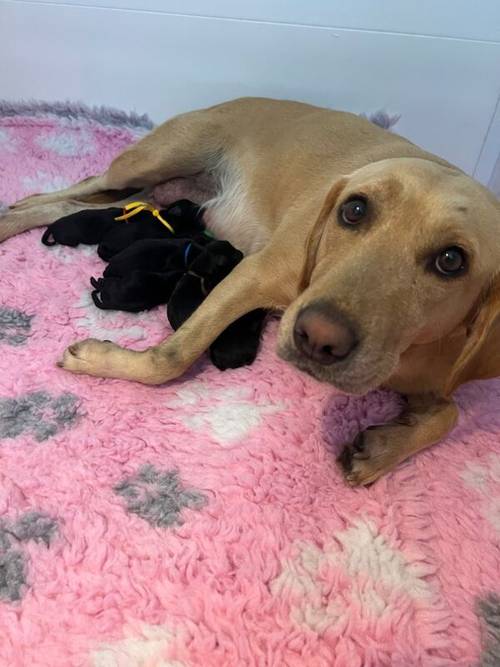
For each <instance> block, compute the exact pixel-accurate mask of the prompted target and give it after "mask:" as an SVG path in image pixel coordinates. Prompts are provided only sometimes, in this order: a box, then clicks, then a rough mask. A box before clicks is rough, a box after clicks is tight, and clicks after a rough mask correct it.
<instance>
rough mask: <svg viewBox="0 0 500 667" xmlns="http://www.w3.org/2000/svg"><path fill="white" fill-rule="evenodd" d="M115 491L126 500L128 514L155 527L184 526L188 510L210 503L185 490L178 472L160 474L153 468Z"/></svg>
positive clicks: (124, 482)
mask: <svg viewBox="0 0 500 667" xmlns="http://www.w3.org/2000/svg"><path fill="white" fill-rule="evenodd" d="M114 490H115V492H116V493H117V494H118V495H120V496H122V497H123V498H125V500H126V502H127V510H128V511H129V512H132V513H133V514H137V515H138V516H140V517H141V519H144V520H145V521H147V522H148V523H150V524H151V525H152V526H160V527H167V526H173V525H175V524H177V525H181V524H182V523H183V522H182V519H181V512H182V510H183V509H184V508H185V507H188V508H190V509H200V508H201V507H203V505H205V504H206V502H207V498H206V496H205V495H204V494H203V493H200V492H199V491H194V490H192V489H185V488H183V486H182V483H181V481H180V479H179V473H178V472H177V470H167V471H161V470H157V469H156V468H155V467H154V466H152V465H146V466H144V467H143V468H141V469H140V470H139V471H138V473H137V474H136V475H135V476H133V477H128V478H126V479H124V480H123V481H122V482H120V484H117V485H116V486H115V489H114Z"/></svg>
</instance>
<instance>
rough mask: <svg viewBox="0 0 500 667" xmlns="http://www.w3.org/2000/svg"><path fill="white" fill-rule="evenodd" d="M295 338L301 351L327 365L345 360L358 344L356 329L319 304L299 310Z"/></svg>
mask: <svg viewBox="0 0 500 667" xmlns="http://www.w3.org/2000/svg"><path fill="white" fill-rule="evenodd" d="M293 338H294V342H295V345H296V347H297V349H298V350H299V352H301V353H302V354H303V355H304V356H306V357H308V358H309V359H312V360H313V361H316V362H317V363H318V364H322V365H323V366H329V365H330V364H333V363H334V362H335V361H339V360H341V359H345V358H346V357H347V356H348V355H349V354H350V352H351V351H352V350H353V349H354V347H355V346H356V343H357V340H356V336H355V334H354V331H353V330H352V328H351V327H350V326H349V325H348V324H347V323H346V322H345V321H344V320H343V318H342V317H341V316H338V315H337V314H336V313H335V312H334V311H332V312H329V310H328V309H326V308H323V307H322V308H318V307H315V306H309V307H308V308H304V310H303V311H302V312H300V313H299V315H298V317H297V319H296V321H295V326H294V329H293Z"/></svg>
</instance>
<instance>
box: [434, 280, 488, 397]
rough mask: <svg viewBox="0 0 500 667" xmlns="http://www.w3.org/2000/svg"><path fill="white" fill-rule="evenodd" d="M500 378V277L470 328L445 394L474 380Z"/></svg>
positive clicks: (476, 313)
mask: <svg viewBox="0 0 500 667" xmlns="http://www.w3.org/2000/svg"><path fill="white" fill-rule="evenodd" d="M499 375H500V274H499V275H497V276H496V277H495V279H494V280H493V281H492V282H491V283H490V285H489V287H488V289H487V290H486V292H485V294H484V295H483V296H482V298H481V300H480V302H479V306H478V308H477V309H476V311H475V314H474V316H473V319H472V321H471V323H470V325H469V327H468V336H467V340H466V343H465V345H464V347H463V349H462V352H461V353H460V356H459V357H458V359H457V361H456V362H455V364H454V366H453V368H452V371H451V374H450V377H449V378H448V381H447V383H446V390H445V394H446V395H449V394H451V393H452V392H453V391H455V389H456V388H457V387H459V386H460V385H461V384H464V383H465V382H470V381H472V380H486V379H488V378H494V377H498V376H499Z"/></svg>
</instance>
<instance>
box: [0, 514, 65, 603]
mask: <svg viewBox="0 0 500 667" xmlns="http://www.w3.org/2000/svg"><path fill="white" fill-rule="evenodd" d="M56 532H57V523H56V521H55V520H54V519H52V518H51V517H49V516H47V515H46V514H43V513H41V512H27V513H26V514H23V515H21V517H19V519H17V521H14V522H10V521H7V520H5V519H2V520H0V599H4V600H9V601H10V602H15V601H16V600H20V599H21V597H22V593H23V590H24V588H25V586H26V576H27V575H26V573H27V569H28V568H27V556H26V555H25V554H24V552H23V551H22V550H21V549H19V543H22V542H28V541H30V540H31V541H33V542H37V543H39V542H43V543H44V544H45V546H46V547H49V546H50V543H51V541H52V538H53V537H54V535H55V534H56Z"/></svg>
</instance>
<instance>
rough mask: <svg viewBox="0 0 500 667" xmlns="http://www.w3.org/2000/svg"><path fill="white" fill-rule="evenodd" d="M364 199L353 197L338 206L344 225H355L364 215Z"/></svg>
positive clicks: (365, 207)
mask: <svg viewBox="0 0 500 667" xmlns="http://www.w3.org/2000/svg"><path fill="white" fill-rule="evenodd" d="M367 208H368V207H367V203H366V199H363V198H361V197H354V198H353V199H349V200H348V201H346V202H345V203H344V204H342V206H341V207H340V215H341V218H342V222H344V223H345V224H346V225H357V224H358V222H360V221H361V220H362V219H363V218H364V217H365V215H366V211H367Z"/></svg>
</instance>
